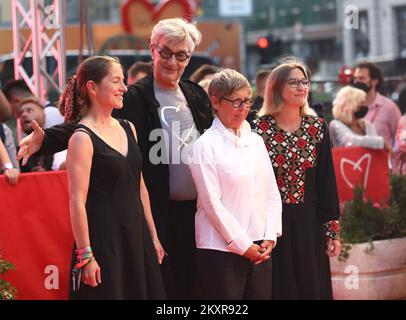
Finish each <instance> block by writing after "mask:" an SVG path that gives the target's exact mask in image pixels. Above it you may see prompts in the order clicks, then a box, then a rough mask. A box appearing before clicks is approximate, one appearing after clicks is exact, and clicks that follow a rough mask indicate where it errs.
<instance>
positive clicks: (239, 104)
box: [219, 97, 254, 109]
mask: <svg viewBox="0 0 406 320" xmlns="http://www.w3.org/2000/svg"><path fill="white" fill-rule="evenodd" d="M221 99H224V100H226V101H228V102H230V103H231V104H232V105H233V107H234V108H236V109H240V108H242V107H243V105H245V106H248V108H251V107H252V104H253V103H254V100H253V99H251V98H245V99H241V98H236V99H234V100H231V99H228V98H226V97H221V98H220V99H219V100H221Z"/></svg>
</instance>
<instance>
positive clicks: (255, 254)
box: [243, 240, 274, 265]
mask: <svg viewBox="0 0 406 320" xmlns="http://www.w3.org/2000/svg"><path fill="white" fill-rule="evenodd" d="M273 246H274V241H272V240H265V241H263V242H262V243H261V244H260V245H257V244H255V243H253V244H252V245H251V246H250V247H249V248H248V249H247V250H246V251H245V252H244V254H243V257H245V258H247V259H248V260H250V261H251V262H252V263H254V264H255V265H257V264H260V263H262V262H264V261H266V260H268V259H269V258H270V257H271V256H270V254H271V252H272V249H273Z"/></svg>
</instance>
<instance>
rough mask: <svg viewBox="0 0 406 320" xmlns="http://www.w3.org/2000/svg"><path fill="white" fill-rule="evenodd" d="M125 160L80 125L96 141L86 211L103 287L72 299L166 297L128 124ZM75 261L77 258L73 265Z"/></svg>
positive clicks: (72, 293) (139, 164) (138, 155)
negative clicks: (145, 209)
mask: <svg viewBox="0 0 406 320" xmlns="http://www.w3.org/2000/svg"><path fill="white" fill-rule="evenodd" d="M119 122H120V125H121V126H122V127H123V128H124V130H125V132H126V135H127V141H128V153H127V156H126V157H125V156H123V155H122V154H121V153H120V152H118V151H117V150H115V149H113V148H112V147H110V146H109V145H108V144H107V143H106V142H104V140H102V139H101V138H100V137H99V136H97V135H96V134H95V133H94V132H93V131H92V130H91V129H89V128H88V127H86V126H84V125H80V124H79V125H78V126H77V129H76V131H78V130H79V131H84V132H86V133H88V134H89V136H90V138H91V140H92V143H93V149H94V153H93V159H92V167H91V172H90V181H89V190H88V195H87V200H86V211H87V219H88V225H89V236H90V243H91V247H92V250H93V254H94V256H95V258H96V261H97V263H98V264H99V266H100V269H101V284H99V285H98V286H97V287H91V286H87V285H84V284H83V283H82V284H81V286H80V289H79V290H78V291H72V283H71V288H70V298H71V299H164V298H165V294H164V288H163V283H162V278H161V273H160V268H159V264H158V260H157V256H156V253H155V249H154V246H153V243H152V238H151V234H150V232H149V229H148V226H147V222H146V220H145V217H144V213H143V207H142V202H141V197H140V177H141V175H140V174H141V168H142V156H141V152H140V150H139V147H138V144H137V142H136V140H135V137H134V134H133V132H132V130H131V127H130V125H129V123H128V122H126V121H124V120H119ZM74 263H75V254H73V259H72V266H73V264H74Z"/></svg>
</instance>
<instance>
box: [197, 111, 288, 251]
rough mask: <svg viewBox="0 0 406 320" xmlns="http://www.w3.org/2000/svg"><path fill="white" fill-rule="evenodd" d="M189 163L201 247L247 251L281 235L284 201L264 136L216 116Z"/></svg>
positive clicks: (199, 140) (198, 142)
mask: <svg viewBox="0 0 406 320" xmlns="http://www.w3.org/2000/svg"><path fill="white" fill-rule="evenodd" d="M189 160H190V161H189V167H190V170H191V172H192V176H193V179H194V181H195V184H196V188H197V193H198V198H197V212H196V218H195V229H196V247H197V248H200V249H214V250H220V251H226V252H233V253H235V254H238V255H242V254H244V252H245V251H246V250H247V249H248V248H249V247H250V246H251V245H252V243H253V241H257V240H273V241H275V244H276V238H277V237H279V236H281V234H282V221H281V220H282V203H281V198H280V194H279V190H278V187H277V184H276V180H275V175H274V172H273V169H272V164H271V162H270V160H269V156H268V153H267V151H266V148H265V144H264V142H263V140H262V138H261V137H260V136H259V135H257V134H255V133H253V132H251V130H250V126H249V125H248V123H246V122H244V123H243V124H242V125H241V129H240V136H237V135H235V134H233V133H232V132H231V131H229V130H228V129H227V128H225V127H224V125H223V124H222V123H221V121H220V120H219V119H218V118H217V117H216V118H215V119H214V121H213V124H212V126H211V127H210V128H209V129H208V130H207V131H206V132H205V133H204V134H203V135H202V136H201V137H200V138H199V139H198V140H197V141H196V142H195V143H194V145H193V150H192V153H191V155H190V159H189Z"/></svg>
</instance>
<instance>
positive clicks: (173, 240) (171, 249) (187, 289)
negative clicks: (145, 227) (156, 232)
mask: <svg viewBox="0 0 406 320" xmlns="http://www.w3.org/2000/svg"><path fill="white" fill-rule="evenodd" d="M195 214H196V200H192V201H170V205H169V217H168V220H167V223H168V226H167V231H168V233H167V241H166V247H165V248H164V249H165V250H166V252H167V253H168V256H166V257H165V259H164V263H163V264H162V268H161V271H162V276H163V280H164V285H165V291H166V296H167V298H168V299H171V300H188V299H193V290H192V289H193V281H194V278H195V253H196V244H195Z"/></svg>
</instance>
